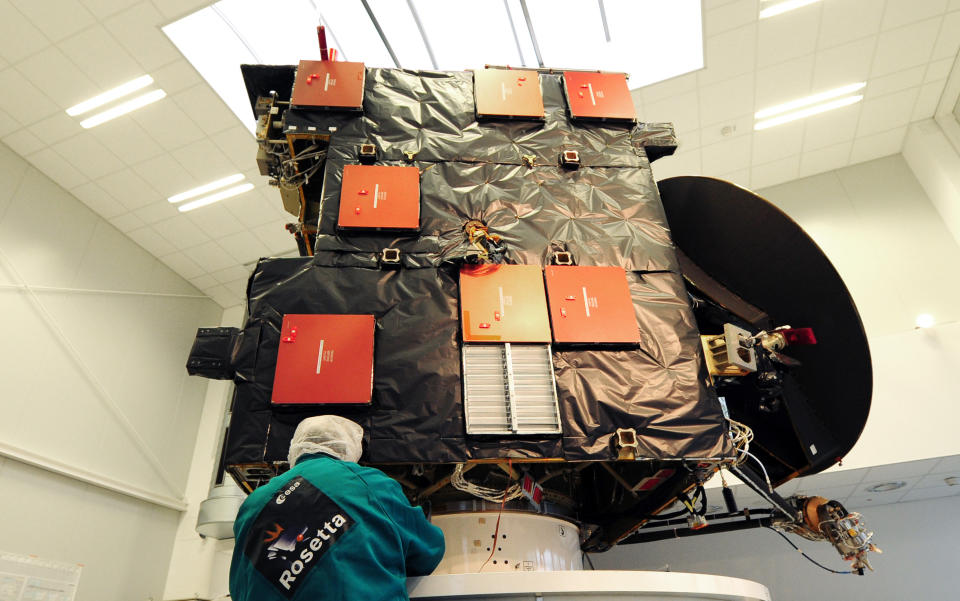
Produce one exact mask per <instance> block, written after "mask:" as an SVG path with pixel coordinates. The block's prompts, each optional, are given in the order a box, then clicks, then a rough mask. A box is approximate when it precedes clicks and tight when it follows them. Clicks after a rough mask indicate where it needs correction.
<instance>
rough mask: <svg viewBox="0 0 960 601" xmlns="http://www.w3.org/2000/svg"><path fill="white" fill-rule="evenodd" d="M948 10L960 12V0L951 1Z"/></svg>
mask: <svg viewBox="0 0 960 601" xmlns="http://www.w3.org/2000/svg"><path fill="white" fill-rule="evenodd" d="M947 10H960V0H950V4H949V5H948V6H947Z"/></svg>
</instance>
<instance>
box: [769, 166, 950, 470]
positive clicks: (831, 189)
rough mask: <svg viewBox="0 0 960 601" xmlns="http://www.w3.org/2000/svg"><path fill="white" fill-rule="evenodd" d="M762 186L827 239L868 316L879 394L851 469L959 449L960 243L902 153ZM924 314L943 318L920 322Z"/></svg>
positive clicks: (849, 461)
mask: <svg viewBox="0 0 960 601" xmlns="http://www.w3.org/2000/svg"><path fill="white" fill-rule="evenodd" d="M758 193H759V194H760V195H762V196H764V197H765V198H767V199H768V200H770V201H771V202H773V203H774V204H776V205H777V206H779V207H780V208H781V209H783V210H784V211H785V212H786V213H787V214H788V215H790V216H791V217H792V218H793V219H795V220H796V221H797V222H798V223H799V224H800V225H801V226H802V227H803V228H804V230H805V231H806V232H807V233H808V234H809V235H810V236H811V237H812V238H813V239H814V240H815V241H816V242H817V244H819V245H820V247H821V248H822V249H823V251H824V252H825V253H826V254H827V256H828V257H829V258H830V260H831V261H832V262H833V264H834V266H835V267H836V268H837V271H839V272H840V275H841V277H843V279H844V281H845V282H846V284H847V287H848V288H849V290H850V292H851V294H852V295H853V299H854V302H856V304H857V308H858V309H859V311H860V315H861V317H862V319H863V323H864V326H865V329H866V332H867V336H868V339H869V343H870V349H871V355H872V358H873V369H874V394H873V401H872V406H871V412H870V417H869V419H868V421H867V426H866V430H865V431H864V433H863V435H862V436H861V438H860V440H859V442H858V443H857V445H856V446H855V447H854V449H853V451H852V452H851V453H850V454H849V455H848V456H847V457H846V458H845V460H844V466H843V467H844V468H845V469H851V468H858V467H865V466H871V465H883V464H888V463H896V462H900V461H908V460H913V459H924V458H929V457H939V456H942V455H954V454H958V453H960V437H957V436H956V435H955V432H954V427H953V425H954V424H956V423H960V406H958V405H957V403H956V402H955V399H956V392H955V390H956V387H955V383H954V382H953V379H952V376H953V373H954V371H955V369H956V367H957V366H960V344H958V343H956V342H955V341H956V339H957V334H958V333H960V325H958V323H957V322H958V321H960V302H958V300H957V299H960V246H958V244H957V241H956V240H955V239H954V238H953V236H952V235H951V233H950V231H949V230H948V229H947V227H946V225H945V224H944V222H943V220H942V219H941V216H940V214H939V213H938V211H937V209H936V208H935V207H934V205H933V204H932V203H931V202H930V199H929V198H928V197H927V195H926V193H925V192H924V190H923V188H922V187H921V185H920V183H919V182H918V181H917V178H916V177H915V176H914V174H913V172H912V171H911V170H910V168H909V166H908V165H907V163H906V162H905V161H904V159H903V157H902V156H901V155H894V156H890V157H886V158H883V159H877V160H874V161H870V162H867V163H861V164H859V165H854V166H851V167H846V168H843V169H839V170H837V171H830V172H827V173H823V174H820V175H815V176H812V177H808V178H804V179H800V180H795V181H793V182H789V183H786V184H782V185H779V186H775V187H772V188H767V189H765V190H760V191H759V192H758ZM919 313H930V314H932V315H934V317H935V318H936V319H937V323H938V325H937V326H936V327H934V328H932V329H930V330H916V329H915V325H914V322H915V318H916V316H917V315H918V314H919ZM795 325H796V324H795ZM894 441H895V442H894Z"/></svg>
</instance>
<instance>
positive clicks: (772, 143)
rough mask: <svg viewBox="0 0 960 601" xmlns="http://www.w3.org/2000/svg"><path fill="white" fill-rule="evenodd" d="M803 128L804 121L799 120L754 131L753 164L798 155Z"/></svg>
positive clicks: (801, 143)
mask: <svg viewBox="0 0 960 601" xmlns="http://www.w3.org/2000/svg"><path fill="white" fill-rule="evenodd" d="M803 130H804V123H803V121H802V120H801V121H794V122H793V123H784V124H783V125H777V126H775V127H770V128H768V129H762V130H760V131H757V132H754V134H753V164H754V165H759V164H763V163H770V162H773V161H776V160H779V159H784V158H787V157H791V156H793V155H799V154H800V150H801V148H802V146H803ZM754 185H756V184H754Z"/></svg>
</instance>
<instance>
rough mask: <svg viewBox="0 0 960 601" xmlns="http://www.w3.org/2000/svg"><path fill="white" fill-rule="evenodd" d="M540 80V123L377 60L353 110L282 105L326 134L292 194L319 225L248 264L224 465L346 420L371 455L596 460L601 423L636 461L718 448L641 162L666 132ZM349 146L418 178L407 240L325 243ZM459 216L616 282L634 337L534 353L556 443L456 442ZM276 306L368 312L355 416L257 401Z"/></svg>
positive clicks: (693, 331)
mask: <svg viewBox="0 0 960 601" xmlns="http://www.w3.org/2000/svg"><path fill="white" fill-rule="evenodd" d="M291 83H292V82H291ZM540 83H541V88H542V90H543V98H544V105H545V109H546V118H545V120H544V121H542V122H537V121H480V122H478V121H477V119H476V117H475V114H474V101H473V81H472V74H471V73H469V72H414V71H402V70H394V69H368V70H367V83H366V92H365V100H364V112H363V114H362V116H361V115H356V116H350V115H343V114H336V113H329V112H322V111H302V110H298V109H291V110H289V111H288V112H287V117H286V121H285V123H286V128H287V131H288V133H296V132H301V133H302V132H304V131H308V130H309V128H311V127H313V128H314V130H315V131H331V128H336V129H335V130H333V131H332V133H331V138H330V143H329V148H328V152H327V160H326V165H325V166H324V169H323V174H324V175H323V180H322V184H321V183H320V182H317V181H313V182H311V183H310V184H309V185H308V186H306V187H305V195H306V197H307V198H308V199H311V200H314V201H318V202H320V220H319V223H318V224H317V226H318V229H319V234H318V236H317V240H316V245H315V256H314V257H312V258H297V259H264V260H262V261H261V262H260V263H259V264H258V265H257V267H256V269H255V271H254V273H253V275H252V277H251V280H250V285H249V290H248V307H247V309H248V319H247V322H246V325H245V327H244V329H243V332H242V335H241V336H240V343H239V344H238V346H237V350H236V353H235V356H234V365H235V367H236V370H237V372H236V382H237V387H236V396H235V401H234V409H233V416H232V421H231V427H230V433H229V438H228V448H227V457H226V458H227V463H228V464H244V463H257V462H261V461H282V460H284V459H285V458H286V452H287V446H288V444H289V441H290V438H291V436H292V434H293V430H294V428H295V427H296V425H297V423H298V422H299V421H300V420H301V419H303V418H305V417H308V416H310V415H317V414H323V413H337V414H341V415H344V416H347V417H350V418H351V419H354V420H356V421H357V422H359V423H360V424H361V425H362V426H363V427H364V431H365V442H366V449H365V454H364V460H365V461H368V462H371V463H411V462H461V461H464V460H467V459H478V458H494V457H508V456H509V457H522V458H563V459H566V460H570V461H582V460H610V459H611V458H615V456H616V450H615V449H614V448H613V444H612V437H613V435H614V433H615V431H616V430H617V428H634V429H635V430H636V432H637V438H638V440H639V444H640V450H641V454H642V455H643V456H645V457H651V458H657V459H673V458H682V457H718V456H721V455H724V454H726V453H728V452H729V446H728V443H727V439H726V438H725V428H724V426H723V424H722V420H723V418H722V415H721V411H720V407H719V404H718V401H717V399H716V396H715V394H714V393H713V390H712V388H710V387H709V386H708V382H707V375H706V371H705V367H704V364H703V358H702V355H701V350H700V342H699V332H698V331H697V327H696V323H695V321H694V317H693V312H692V310H691V308H690V305H689V301H688V297H687V293H686V290H685V287H684V283H683V280H682V278H681V276H680V275H679V268H678V265H677V260H676V256H675V253H674V247H673V243H672V241H671V239H670V232H669V229H668V227H667V222H666V218H665V216H664V212H663V207H662V206H661V203H660V198H659V196H658V192H657V187H656V185H655V183H654V180H653V176H652V174H651V171H650V162H649V159H648V158H647V157H648V154H647V153H648V151H650V153H651V154H654V150H653V149H655V152H656V155H657V156H659V155H660V154H664V153H668V151H672V147H670V148H668V147H669V145H670V144H671V143H672V142H671V140H672V139H673V138H672V132H671V131H670V130H669V128H663V127H660V126H652V127H651V126H650V125H638V126H634V127H631V126H618V125H583V124H577V125H573V124H571V123H570V121H569V119H568V115H567V108H566V101H565V99H564V96H563V92H562V88H561V84H562V81H561V76H560V75H556V74H542V75H541V76H540ZM248 85H249V82H248ZM364 143H373V144H375V145H376V146H377V149H378V161H377V164H380V165H407V166H409V165H413V166H416V167H417V168H418V169H419V170H420V173H421V176H420V191H421V212H420V226H421V227H420V231H419V233H418V234H412V235H406V236H403V235H398V234H395V233H394V234H385V233H376V232H374V233H357V232H350V233H349V234H346V233H341V232H338V230H337V216H338V211H339V199H340V183H341V180H342V172H343V167H344V166H345V165H348V164H356V163H357V161H356V156H357V148H358V147H359V145H360V144H364ZM665 148H666V149H667V150H665ZM562 150H577V151H578V152H579V153H580V157H581V161H582V164H581V166H580V168H579V169H576V170H566V169H563V168H561V167H560V166H559V164H558V156H559V153H560V152H561V151H562ZM404 153H413V157H412V159H410V158H408V157H406V156H405V154H404ZM524 155H528V156H529V157H532V161H531V160H530V158H528V159H527V160H526V161H524V158H523V157H524ZM471 219H476V220H480V221H483V222H484V223H485V224H486V225H487V226H489V228H490V232H491V233H493V234H497V235H499V236H501V238H502V241H503V246H504V252H503V253H502V256H501V260H502V261H503V262H506V263H516V264H531V265H546V264H549V261H550V256H551V255H552V253H553V252H555V251H557V250H566V251H569V252H571V253H572V255H573V258H574V260H575V261H576V263H577V264H579V265H615V266H621V267H623V268H624V269H625V270H626V271H627V277H628V281H629V287H630V292H631V295H632V297H633V303H634V308H635V312H636V317H637V322H638V324H639V326H640V331H641V342H640V344H639V345H637V346H635V347H630V348H622V347H621V348H616V349H609V348H602V347H584V346H579V347H564V346H562V345H554V346H553V364H554V370H555V375H556V382H557V395H558V400H559V408H560V416H561V422H562V428H563V433H562V435H560V436H548V435H537V436H507V435H505V436H497V437H491V436H469V435H467V434H466V429H465V419H464V411H463V398H462V394H463V392H462V385H461V380H462V374H461V356H460V347H461V342H460V324H459V309H458V299H459V292H458V286H457V282H458V271H459V266H460V264H462V262H463V259H464V257H465V256H466V255H467V254H468V253H469V252H470V251H471V250H472V247H471V246H470V245H469V244H468V242H467V240H466V238H465V235H464V229H463V226H464V224H465V222H466V221H468V220H471ZM384 248H398V249H400V251H401V265H400V267H394V268H386V267H383V266H381V265H380V264H379V262H378V256H379V254H380V251H381V250H382V249H384ZM288 313H293V314H296V313H328V314H337V313H353V314H357V313H363V314H373V315H375V316H376V324H377V325H376V332H375V347H374V349H375V350H374V381H373V402H372V404H371V405H370V406H369V407H316V408H309V409H304V408H296V409H291V408H280V407H272V406H271V404H270V398H271V391H272V385H273V378H274V370H275V362H276V357H277V350H278V347H279V344H280V326H281V322H282V319H283V315H284V314H288Z"/></svg>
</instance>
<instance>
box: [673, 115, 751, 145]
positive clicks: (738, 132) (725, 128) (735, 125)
mask: <svg viewBox="0 0 960 601" xmlns="http://www.w3.org/2000/svg"><path fill="white" fill-rule="evenodd" d="M754 121H755V119H754V118H753V112H752V111H751V112H750V113H749V114H746V115H740V116H739V117H737V118H735V119H727V120H726V121H724V122H723V123H716V124H713V125H709V126H707V127H704V128H703V129H701V130H700V144H699V145H700V146H708V145H710V144H713V143H715V142H722V141H724V140H729V139H730V138H737V137H739V136H747V135H752V134H753V123H754ZM681 141H682V140H681Z"/></svg>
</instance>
